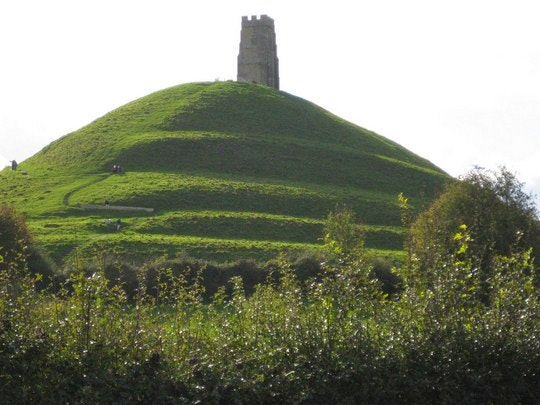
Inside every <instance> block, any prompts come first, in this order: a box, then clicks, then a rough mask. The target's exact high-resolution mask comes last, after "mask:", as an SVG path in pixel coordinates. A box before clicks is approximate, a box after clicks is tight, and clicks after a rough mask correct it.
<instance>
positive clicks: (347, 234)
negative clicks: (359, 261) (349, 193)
mask: <svg viewBox="0 0 540 405" xmlns="http://www.w3.org/2000/svg"><path fill="white" fill-rule="evenodd" d="M324 243H325V245H326V246H327V247H329V248H330V250H331V252H332V253H333V254H335V255H336V256H338V257H348V256H350V255H352V254H355V253H359V252H361V251H363V248H364V232H363V231H362V228H361V227H360V225H359V224H358V223H357V222H356V215H355V213H354V211H353V210H352V209H351V208H349V207H337V208H336V209H335V210H334V211H331V212H330V213H329V214H328V217H327V218H326V222H325V224H324Z"/></svg>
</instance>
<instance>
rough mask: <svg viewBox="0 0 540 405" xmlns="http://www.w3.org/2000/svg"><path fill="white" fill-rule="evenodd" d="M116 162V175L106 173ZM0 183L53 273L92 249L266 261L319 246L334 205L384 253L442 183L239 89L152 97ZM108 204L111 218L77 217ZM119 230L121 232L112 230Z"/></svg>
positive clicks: (201, 87)
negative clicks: (119, 170) (410, 210)
mask: <svg viewBox="0 0 540 405" xmlns="http://www.w3.org/2000/svg"><path fill="white" fill-rule="evenodd" d="M114 164H120V165H121V166H122V167H123V169H124V173H123V174H113V173H112V172H111V168H112V166H113V165H114ZM0 176H1V178H0V180H1V182H0V193H1V195H2V201H3V202H7V203H9V204H11V205H13V206H14V207H15V208H16V209H17V210H18V211H21V212H24V213H26V214H27V217H28V222H29V225H30V227H31V229H32V230H33V232H34V234H35V236H36V237H37V239H38V241H39V242H40V244H41V245H42V246H43V247H44V248H45V249H46V250H47V251H48V252H49V253H50V255H51V256H52V257H53V258H54V259H55V260H56V261H57V262H58V263H61V262H62V261H63V260H68V259H69V258H73V257H74V254H75V252H77V254H80V255H83V256H84V255H86V254H92V252H94V251H95V250H96V249H97V250H99V251H111V252H113V253H117V254H130V255H132V256H134V257H137V258H141V259H144V258H147V257H149V256H151V255H161V254H164V253H167V254H171V255H174V254H177V253H178V252H187V253H189V254H191V255H194V256H198V257H203V258H210V259H218V260H230V259H235V258H246V257H253V258H258V259H267V258H270V257H272V256H273V255H275V254H276V253H277V252H279V251H283V250H291V249H292V250H303V249H313V248H318V247H319V246H320V241H319V238H320V237H321V233H322V224H323V221H324V218H325V217H326V215H327V214H328V212H329V211H330V210H331V209H333V208H334V207H335V206H336V204H347V205H348V206H350V207H352V208H353V209H354V210H355V211H356V212H357V214H358V217H359V218H360V219H361V221H362V222H363V223H364V224H365V225H366V230H367V241H366V245H367V247H368V248H371V249H376V250H380V251H381V254H388V255H392V254H395V252H396V251H399V250H400V249H401V243H402V228H401V226H400V212H399V209H398V207H397V204H396V198H397V195H398V194H399V193H400V192H403V193H404V194H405V195H407V196H409V197H410V198H411V201H412V203H413V205H416V206H419V205H421V204H424V203H427V202H429V201H430V200H431V199H432V198H433V197H434V196H435V194H436V193H437V192H438V191H439V190H440V189H441V188H442V186H443V184H444V182H446V181H447V180H448V179H449V177H448V176H447V175H446V174H445V173H444V172H442V171H441V170H440V169H439V168H437V167H436V166H434V165H433V164H431V163H430V162H429V161H427V160H425V159H423V158H421V157H419V156H417V155H415V154H413V153H411V152H410V151H408V150H406V149H404V148H403V147H401V146H400V145H398V144H396V143H395V142H392V141H390V140H389V139H386V138H384V137H382V136H380V135H377V134H375V133H373V132H371V131H368V130H366V129H363V128H360V127H358V126H355V125H353V124H351V123H348V122H346V121H344V120H342V119H340V118H338V117H336V116H334V115H332V114H331V113H329V112H328V111H325V110H324V109H321V108H320V107H318V106H316V105H314V104H312V103H310V102H307V101H306V100H303V99H301V98H298V97H295V96H292V95H290V94H287V93H284V92H280V91H276V90H274V89H271V88H268V87H264V86H259V85H255V84H250V83H236V82H215V83H193V84H185V85H180V86H176V87H172V88H169V89H165V90H162V91H158V92H156V93H153V94H150V95H148V96H146V97H143V98H140V99H138V100H136V101H133V102H131V103H129V104H127V105H125V106H122V107H120V108H118V109H116V110H114V111H112V112H110V113H108V114H106V115H105V116H104V117H101V118H99V119H97V120H95V121H94V122H92V123H90V124H89V125H87V126H85V127H83V128H81V129H79V130H78V131H75V132H73V133H71V134H68V135H66V136H64V137H62V138H60V139H58V140H57V141H55V142H53V143H51V144H50V145H48V146H47V147H45V148H44V149H43V150H42V151H41V152H39V153H37V154H36V155H35V156H33V157H32V158H30V159H28V160H26V161H25V162H23V163H22V164H21V165H20V166H19V170H18V171H17V172H12V171H10V170H8V169H5V170H3V171H2V172H1V173H0ZM106 200H107V201H109V202H110V205H111V207H110V208H109V209H108V210H105V209H95V208H91V209H88V208H84V206H85V205H88V204H95V205H104V202H105V201H106ZM116 206H128V207H146V208H153V209H154V212H145V211H117V210H116V209H115V208H114V207H116ZM117 218H121V220H122V223H123V224H122V228H121V230H120V231H119V232H117V231H116V230H115V229H114V226H113V224H107V223H106V220H107V219H111V220H112V221H113V222H115V221H116V219H117ZM66 258H67V259H66Z"/></svg>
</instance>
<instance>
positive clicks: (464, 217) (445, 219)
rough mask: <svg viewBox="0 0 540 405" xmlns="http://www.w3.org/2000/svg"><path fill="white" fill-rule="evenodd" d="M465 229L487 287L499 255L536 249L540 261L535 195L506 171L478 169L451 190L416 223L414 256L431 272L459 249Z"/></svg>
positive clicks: (472, 256)
mask: <svg viewBox="0 0 540 405" xmlns="http://www.w3.org/2000/svg"><path fill="white" fill-rule="evenodd" d="M461 225H465V226H466V229H467V234H468V235H469V237H470V240H469V242H468V249H467V255H468V258H469V259H470V260H472V264H473V266H475V267H477V268H478V269H479V271H480V272H481V275H482V276H481V278H482V279H483V281H484V282H485V281H486V280H487V279H488V278H489V276H490V274H489V269H490V268H491V267H492V265H493V261H494V260H495V258H496V257H498V256H510V255H511V254H513V253H514V252H519V251H524V250H527V249H530V248H532V250H533V252H532V253H533V257H534V256H536V257H540V222H539V220H538V214H537V211H536V209H535V206H534V202H533V199H532V197H531V195H529V194H527V193H525V192H524V191H523V183H520V182H519V181H518V180H517V179H516V177H515V176H514V175H513V174H512V173H510V172H509V171H508V170H506V169H505V168H501V169H500V171H499V172H493V171H487V170H485V169H482V168H475V169H474V170H473V171H471V172H470V173H468V174H467V175H465V176H464V177H462V178H461V179H460V181H458V182H455V183H453V184H451V185H450V186H449V187H448V188H447V190H446V191H445V192H444V193H443V194H441V196H440V197H439V198H438V199H437V200H436V201H435V202H434V203H433V204H432V205H431V206H430V207H429V208H428V209H427V210H426V211H425V212H423V213H421V214H420V215H419V216H418V217H417V218H416V220H415V221H414V222H413V224H412V226H411V229H410V240H409V243H410V246H409V248H410V252H411V253H412V255H413V256H414V257H415V258H416V259H417V260H418V261H419V263H420V266H421V267H424V268H427V267H430V266H432V265H434V264H435V263H437V261H438V259H439V258H440V257H441V255H444V254H446V253H447V252H449V251H451V250H452V249H453V248H454V247H455V241H454V240H453V237H454V235H455V234H456V231H457V230H458V229H459V227H460V226H461Z"/></svg>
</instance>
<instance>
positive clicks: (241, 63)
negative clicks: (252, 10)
mask: <svg viewBox="0 0 540 405" xmlns="http://www.w3.org/2000/svg"><path fill="white" fill-rule="evenodd" d="M237 80H238V81H239V82H253V83H258V84H264V85H266V86H270V87H273V88H275V89H278V90H279V62H278V57H277V45H276V33H275V30H274V20H273V19H271V18H270V17H268V16H267V15H264V14H263V15H261V18H257V16H251V19H249V18H248V17H242V31H241V33H240V52H239V54H238V77H237Z"/></svg>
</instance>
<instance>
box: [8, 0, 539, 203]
mask: <svg viewBox="0 0 540 405" xmlns="http://www.w3.org/2000/svg"><path fill="white" fill-rule="evenodd" d="M535 3H537V4H535ZM538 9H540V3H538V2H535V1H533V0H530V1H524V0H512V1H510V0H508V1H498V0H452V1H449V0H447V1H439V0H425V1H423V0H408V1H403V0H370V1H362V0H356V1H352V0H349V1H345V0H333V1H324V2H323V1H320V2H319V1H313V0H311V1H307V0H306V1H304V0H283V1H282V0H272V1H259V0H245V1H242V0H238V1H235V0H230V1H223V0H196V1H195V0H194V1H182V0H151V1H150V0H147V1H139V0H91V1H90V0H65V1H63V0H47V1H43V0H9V1H2V2H1V3H0V38H1V42H0V55H1V57H0V165H4V164H5V165H8V164H9V161H10V160H11V159H16V160H17V161H19V162H20V161H23V160H24V159H26V158H28V157H30V156H32V155H33V154H35V153H36V152H38V151H39V150H41V149H42V148H43V147H45V146H46V145H48V144H49V143H50V142H52V141H53V140H55V139H57V138H59V137H61V136H63V135H65V134H67V133H69V132H72V131H74V130H77V129H79V128H80V127H82V126H84V125H86V124H88V123H89V122H91V121H93V120H94V119H96V118H98V117H101V116H103V115H104V114H106V113H107V112H109V111H111V110H113V109H115V108H117V107H120V106H121V105H123V104H125V103H127V102H129V101H132V100H134V99H136V98H139V97H142V96H145V95H147V94H149V93H151V92H154V91H157V90H161V89H163V88H166V87H169V86H173V85H177V84H181V83H188V82H193V81H213V80H215V79H220V80H228V79H236V58H237V55H238V46H239V41H240V24H241V17H242V15H254V14H257V15H260V14H268V15H269V16H270V17H272V18H273V19H274V20H275V26H276V37H277V45H278V57H279V60H280V84H281V89H282V90H284V91H286V92H288V93H291V94H294V95H296V96H299V97H302V98H305V99H307V100H309V101H312V102H314V103H316V104H318V105H320V106H321V107H323V108H326V109H327V110H329V111H331V112H332V113H334V114H336V115H338V116H341V117H343V118H345V119H347V120H349V121H351V122H353V123H355V124H357V125H360V126H362V127H365V128H367V129H370V130H372V131H375V132H377V133H379V134H381V135H383V136H386V137H388V138H390V139H392V140H394V141H396V142H398V143H400V144H401V145H403V146H405V147H406V148H408V149H410V150H411V151H413V152H415V153H417V154H419V155H421V156H423V157H425V158H427V159H429V160H430V161H432V162H433V163H434V164H436V165H437V166H439V167H440V168H442V169H443V170H445V171H446V172H448V173H449V174H451V175H452V176H459V175H462V174H465V173H466V172H467V171H469V170H471V169H472V167H473V166H474V165H479V166H482V167H486V168H488V169H497V168H498V167H499V166H501V165H505V166H506V167H507V168H508V169H509V170H511V171H512V172H514V173H516V175H517V176H518V178H519V179H520V180H521V181H524V182H525V183H526V185H527V189H528V190H529V191H533V192H534V193H535V194H537V195H540V170H539V169H538V167H539V166H538V160H539V153H540V136H539V131H540V23H539V21H538V18H539V16H540V13H539V10H538Z"/></svg>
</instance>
